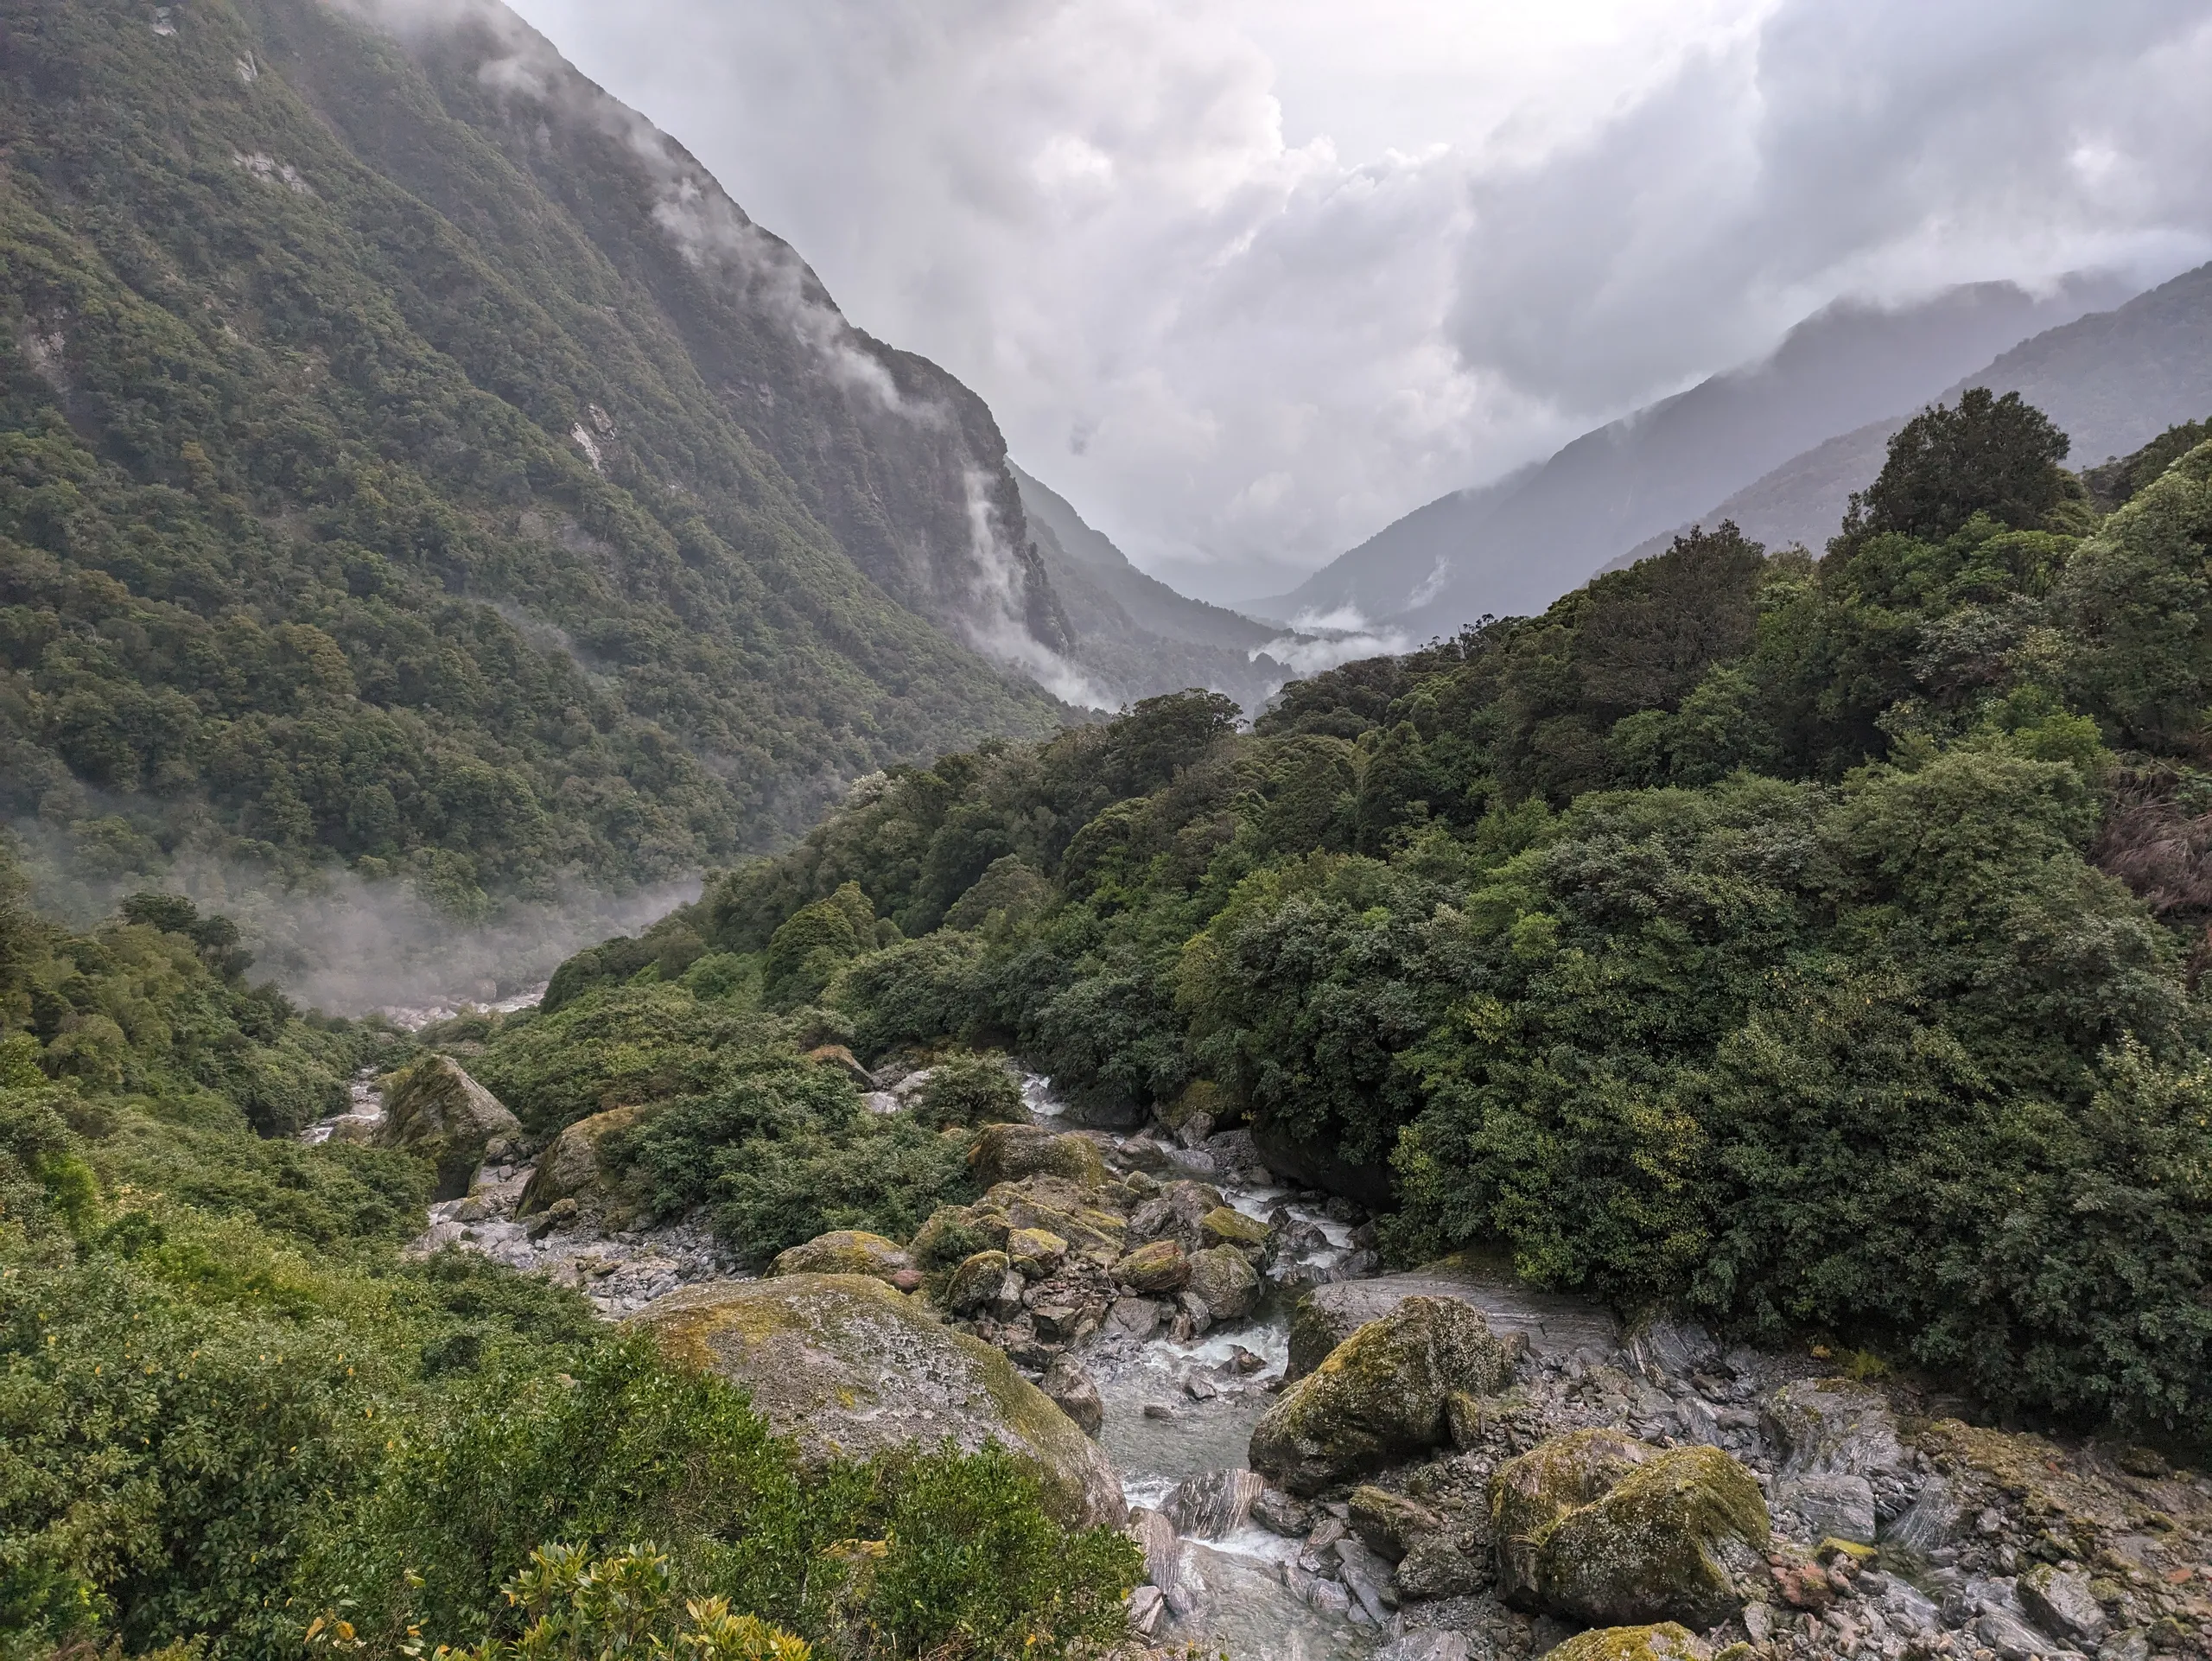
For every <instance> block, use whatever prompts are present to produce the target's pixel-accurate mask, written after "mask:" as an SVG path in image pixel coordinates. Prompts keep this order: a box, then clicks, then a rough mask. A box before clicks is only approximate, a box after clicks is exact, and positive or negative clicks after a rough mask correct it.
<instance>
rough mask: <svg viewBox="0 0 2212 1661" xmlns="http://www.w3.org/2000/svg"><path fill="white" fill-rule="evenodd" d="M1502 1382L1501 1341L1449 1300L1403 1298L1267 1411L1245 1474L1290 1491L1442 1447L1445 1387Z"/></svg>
mask: <svg viewBox="0 0 2212 1661" xmlns="http://www.w3.org/2000/svg"><path fill="white" fill-rule="evenodd" d="M1511 1376H1512V1363H1511V1359H1510V1354H1509V1352H1508V1351H1507V1347H1506V1346H1505V1345H1504V1344H1503V1343H1502V1342H1500V1341H1499V1340H1498V1339H1497V1337H1496V1336H1495V1335H1494V1334H1493V1333H1491V1330H1490V1326H1489V1323H1488V1322H1486V1321H1484V1319H1483V1317H1482V1316H1481V1315H1480V1314H1478V1313H1477V1312H1476V1311H1474V1310H1473V1309H1471V1308H1468V1307H1467V1306H1466V1305H1465V1304H1464V1303H1461V1302H1459V1301H1457V1300H1456V1299H1452V1298H1408V1299H1407V1300H1406V1301H1405V1302H1404V1303H1402V1304H1401V1305H1400V1306H1399V1308H1398V1309H1397V1310H1396V1312H1395V1313H1394V1314H1390V1315H1388V1316H1386V1317H1384V1318H1383V1320H1381V1321H1370V1322H1369V1323H1368V1324H1367V1325H1366V1326H1364V1327H1360V1328H1359V1329H1358V1330H1357V1332H1355V1333H1352V1334H1351V1337H1349V1338H1347V1339H1346V1340H1344V1342H1343V1343H1341V1344H1339V1345H1338V1346H1337V1347H1336V1348H1335V1349H1334V1350H1332V1351H1331V1352H1330V1353H1329V1356H1328V1358H1327V1359H1325V1361H1323V1362H1322V1363H1321V1365H1319V1367H1317V1368H1315V1369H1314V1371H1313V1372H1312V1373H1310V1374H1309V1375H1307V1376H1306V1378H1302V1379H1300V1381H1299V1383H1298V1384H1296V1385H1295V1386H1294V1388H1292V1389H1291V1390H1290V1391H1288V1392H1287V1394H1286V1395H1285V1396H1284V1397H1283V1398H1282V1399H1281V1401H1279V1402H1277V1403H1275V1405H1274V1407H1273V1408H1271V1409H1269V1410H1268V1413H1267V1415H1266V1416H1265V1417H1263V1418H1262V1419H1261V1421H1260V1422H1259V1424H1258V1425H1257V1426H1256V1427H1255V1429H1253V1432H1252V1441H1251V1451H1250V1461H1251V1466H1252V1468H1253V1469H1254V1470H1255V1471H1259V1472H1261V1473H1264V1474H1265V1475H1267V1476H1268V1477H1269V1478H1271V1479H1272V1480H1274V1481H1275V1482H1276V1483H1277V1484H1278V1485H1279V1486H1281V1487H1283V1488H1286V1489H1287V1490H1288V1491H1289V1492H1292V1493H1294V1494H1300V1495H1306V1496H1311V1495H1313V1494H1315V1493H1319V1492H1320V1491H1321V1490H1322V1489H1323V1488H1325V1487H1326V1486H1329V1485H1330V1484H1331V1483H1332V1482H1338V1481H1341V1480H1344V1479H1345V1478H1347V1477H1351V1476H1357V1475H1359V1474H1362V1473H1365V1472H1368V1471H1370V1470H1373V1469H1376V1467H1379V1466H1382V1465H1383V1464H1386V1463H1388V1462H1389V1461H1391V1460H1393V1459H1395V1458H1400V1457H1402V1456H1404V1455H1406V1454H1413V1453H1418V1452H1420V1451H1421V1450H1422V1449H1424V1448H1433V1447H1436V1446H1437V1445H1438V1444H1440V1442H1442V1441H1444V1439H1445V1435H1446V1419H1445V1403H1446V1398H1447V1397H1449V1396H1450V1394H1451V1393H1452V1391H1455V1390H1463V1391H1473V1392H1475V1393H1478V1394H1490V1393H1492V1392H1495V1391H1497V1390H1498V1389H1500V1388H1501V1387H1502V1386H1503V1384H1505V1383H1506V1381H1507V1380H1508V1379H1509V1378H1510V1377H1511Z"/></svg>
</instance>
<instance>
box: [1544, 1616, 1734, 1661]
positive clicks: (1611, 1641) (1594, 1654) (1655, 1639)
mask: <svg viewBox="0 0 2212 1661" xmlns="http://www.w3.org/2000/svg"><path fill="white" fill-rule="evenodd" d="M1712 1657H1713V1649H1712V1646H1711V1645H1708V1644H1707V1643H1706V1642H1705V1640H1704V1639H1700V1638H1699V1637H1698V1636H1697V1635H1696V1634H1695V1633H1694V1632H1690V1631H1689V1630H1688V1628H1686V1627H1683V1626H1678V1625H1676V1624H1675V1622H1674V1621H1671V1620H1666V1621H1661V1622H1660V1623H1659V1624H1658V1625H1656V1626H1601V1627H1599V1629H1597V1630H1596V1631H1595V1632H1577V1633H1576V1634H1575V1635H1574V1636H1573V1638H1570V1639H1567V1642H1565V1643H1564V1644H1561V1645H1559V1646H1558V1647H1557V1648H1556V1649H1553V1650H1550V1651H1546V1652H1545V1656H1544V1661H1712Z"/></svg>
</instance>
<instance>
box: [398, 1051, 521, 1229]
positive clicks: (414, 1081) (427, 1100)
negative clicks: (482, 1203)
mask: <svg viewBox="0 0 2212 1661" xmlns="http://www.w3.org/2000/svg"><path fill="white" fill-rule="evenodd" d="M521 1138H522V1121H521V1120H519V1119H518V1118H516V1117H515V1116H514V1115H513V1114H512V1113H510V1112H508V1111H507V1110H506V1106H505V1104H504V1103H502V1102H501V1101H500V1100H499V1098H498V1097H496V1096H494V1095H493V1093H492V1092H491V1091H488V1090H486V1089H485V1088H484V1086H483V1085H480V1084H478V1083H477V1082H476V1080H474V1079H472V1078H470V1077H469V1076H468V1074H467V1072H466V1071H464V1070H463V1068H462V1067H461V1063H460V1062H458V1061H456V1060H454V1059H453V1058H452V1057H451V1056H448V1055H431V1056H425V1057H424V1058H423V1060H420V1061H417V1062H416V1064H415V1065H414V1066H411V1067H409V1068H407V1069H406V1070H404V1072H397V1073H395V1074H393V1075H392V1076H391V1078H390V1079H386V1080H385V1085H384V1118H383V1120H382V1122H381V1123H379V1124H378V1126H377V1130H376V1135H375V1140H376V1141H378V1142H381V1143H383V1144H384V1145H385V1147H387V1148H404V1149H406V1150H407V1151H408V1152H409V1153H410V1154H416V1155H420V1156H421V1157H423V1158H424V1159H427V1160H429V1161H430V1163H431V1165H432V1166H433V1167H435V1169H436V1171H437V1187H436V1188H435V1190H433V1192H432V1195H431V1197H432V1198H433V1199H436V1200H458V1199H460V1198H461V1196H462V1195H464V1194H466V1193H467V1192H468V1186H469V1182H470V1181H471V1180H472V1179H473V1178H474V1176H475V1174H476V1168H477V1167H478V1166H480V1165H481V1164H482V1163H483V1162H484V1156H485V1155H486V1153H488V1152H491V1151H493V1149H495V1148H496V1149H498V1150H499V1151H500V1152H505V1151H506V1149H508V1148H510V1147H512V1145H513V1144H515V1143H516V1142H519V1141H520V1140H521Z"/></svg>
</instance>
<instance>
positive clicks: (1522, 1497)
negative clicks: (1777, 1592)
mask: <svg viewBox="0 0 2212 1661" xmlns="http://www.w3.org/2000/svg"><path fill="white" fill-rule="evenodd" d="M1606 1435H1607V1433H1605V1432H1602V1431H1596V1432H1592V1431H1585V1432H1580V1433H1576V1434H1575V1435H1570V1436H1567V1437H1561V1438H1559V1439H1558V1441H1559V1442H1560V1443H1564V1444H1567V1446H1565V1447H1558V1448H1555V1445H1554V1444H1549V1443H1548V1444H1546V1445H1545V1447H1542V1448H1536V1449H1535V1450H1534V1451H1532V1452H1531V1453H1529V1454H1524V1455H1523V1456H1522V1458H1521V1459H1519V1460H1516V1461H1512V1462H1511V1463H1510V1464H1508V1465H1507V1466H1505V1467H1503V1468H1502V1469H1501V1470H1500V1471H1499V1472H1498V1473H1497V1475H1496V1477H1494V1478H1493V1479H1492V1483H1491V1496H1492V1498H1491V1531H1492V1535H1493V1537H1494V1538H1495V1539H1496V1540H1497V1545H1498V1562H1499V1570H1498V1581H1499V1595H1500V1596H1501V1597H1503V1598H1504V1599H1505V1600H1506V1601H1508V1602H1511V1603H1516V1604H1517V1605H1519V1606H1520V1607H1534V1608H1538V1609H1541V1610H1544V1611H1545V1612H1547V1613H1552V1614H1555V1615H1560V1616H1563V1617H1565V1618H1567V1619H1569V1620H1579V1621H1582V1622H1585V1623H1586V1624H1588V1625H1591V1626H1640V1625H1645V1624H1649V1623H1651V1622H1655V1621H1659V1622H1663V1621H1668V1620H1681V1621H1684V1622H1686V1623H1688V1624H1689V1625H1691V1626H1694V1627H1696V1628H1698V1629H1699V1630H1700V1631H1702V1630H1704V1629H1707V1628H1709V1627H1712V1626H1718V1625H1719V1624H1720V1623H1721V1622H1722V1621H1724V1620H1728V1619H1729V1618H1730V1617H1732V1616H1733V1615H1735V1614H1737V1613H1738V1612H1740V1611H1741V1609H1742V1608H1743V1607H1744V1605H1745V1603H1746V1602H1748V1601H1750V1598H1751V1594H1752V1592H1753V1591H1754V1590H1755V1589H1756V1588H1757V1587H1758V1586H1759V1585H1760V1584H1761V1583H1762V1582H1763V1581H1764V1574H1765V1558H1766V1552H1767V1548H1768V1545H1769V1543H1770V1536H1771V1524H1770V1521H1769V1519H1768V1517H1767V1511H1766V1505H1765V1502H1764V1499H1762V1498H1761V1497H1760V1494H1759V1488H1758V1482H1757V1480H1755V1479H1754V1478H1753V1477H1752V1475H1751V1473H1750V1472H1749V1471H1747V1470H1746V1469H1745V1468H1744V1467H1743V1466H1742V1465H1740V1464H1738V1462H1737V1461H1735V1460H1733V1459H1732V1458H1730V1457H1729V1456H1728V1455H1727V1454H1724V1453H1722V1452H1721V1451H1720V1450H1719V1448H1704V1447H1688V1448H1670V1449H1668V1450H1667V1451H1665V1452H1663V1453H1662V1452H1660V1451H1658V1450H1656V1449H1647V1450H1645V1451H1644V1452H1643V1454H1640V1455H1635V1454H1629V1453H1628V1452H1627V1450H1626V1448H1624V1447H1623V1446H1622V1445H1621V1443H1620V1442H1619V1441H1616V1442H1613V1443H1611V1444H1610V1445H1609V1444H1608V1443H1607V1442H1606V1441H1605V1437H1606ZM1623 1440H1624V1439H1623ZM1554 1448H1555V1451H1548V1450H1554ZM1531 1461H1535V1462H1536V1463H1535V1467H1534V1469H1530V1468H1528V1467H1529V1462H1531ZM1609 1478H1610V1480H1608V1479H1609ZM1601 1483H1602V1484H1604V1486H1603V1491H1602V1492H1599V1493H1598V1494H1597V1495H1596V1497H1595V1498H1593V1499H1589V1500H1587V1501H1586V1502H1584V1503H1581V1504H1579V1505H1567V1501H1569V1500H1571V1499H1573V1497H1574V1496H1575V1495H1577V1494H1580V1493H1587V1492H1589V1491H1590V1489H1591V1488H1592V1487H1593V1486H1598V1485H1599V1484H1601ZM1562 1505H1563V1506H1565V1507H1566V1508H1565V1509H1563V1510H1560V1511H1558V1513H1557V1514H1556V1516H1555V1517H1554V1518H1553V1519H1552V1520H1550V1521H1548V1522H1546V1521H1544V1520H1542V1518H1543V1514H1544V1512H1545V1511H1547V1510H1548V1509H1551V1508H1552V1507H1554V1506H1562Z"/></svg>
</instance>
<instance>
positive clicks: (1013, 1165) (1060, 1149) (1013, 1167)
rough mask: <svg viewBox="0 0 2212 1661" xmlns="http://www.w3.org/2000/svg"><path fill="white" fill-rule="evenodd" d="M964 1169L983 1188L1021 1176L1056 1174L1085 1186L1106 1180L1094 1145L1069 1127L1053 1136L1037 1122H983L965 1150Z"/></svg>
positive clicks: (1018, 1179)
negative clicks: (966, 1160) (966, 1151)
mask: <svg viewBox="0 0 2212 1661" xmlns="http://www.w3.org/2000/svg"><path fill="white" fill-rule="evenodd" d="M968 1168H969V1170H970V1171H971V1172H973V1173H974V1174H975V1177H976V1181H977V1182H978V1183H980V1184H981V1185H982V1187H986V1188H992V1187H997V1186H998V1185H999V1184H1001V1183H1002V1182H1019V1181H1021V1179H1022V1178H1024V1177H1030V1176H1057V1177H1060V1178H1063V1179H1065V1181H1070V1182H1073V1183H1076V1184H1077V1185H1078V1186H1080V1187H1085V1188H1095V1187H1097V1186H1098V1185H1099V1184H1100V1183H1102V1182H1103V1181H1105V1180H1106V1161H1104V1160H1103V1159H1102V1158H1100V1157H1099V1154H1098V1148H1097V1144H1096V1143H1095V1142H1092V1141H1091V1140H1090V1137H1088V1136H1083V1135H1081V1134H1079V1133H1077V1132H1076V1131H1073V1130H1064V1131H1061V1132H1059V1133H1058V1134H1057V1135H1056V1134H1055V1133H1053V1132H1052V1131H1050V1130H1046V1129H1045V1128H1044V1126H1042V1125H1037V1124H987V1125H985V1126H984V1127H983V1128H982V1131H981V1132H980V1133H979V1134H978V1135H977V1136H976V1145H975V1147H974V1148H973V1149H970V1150H969V1155H968Z"/></svg>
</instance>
